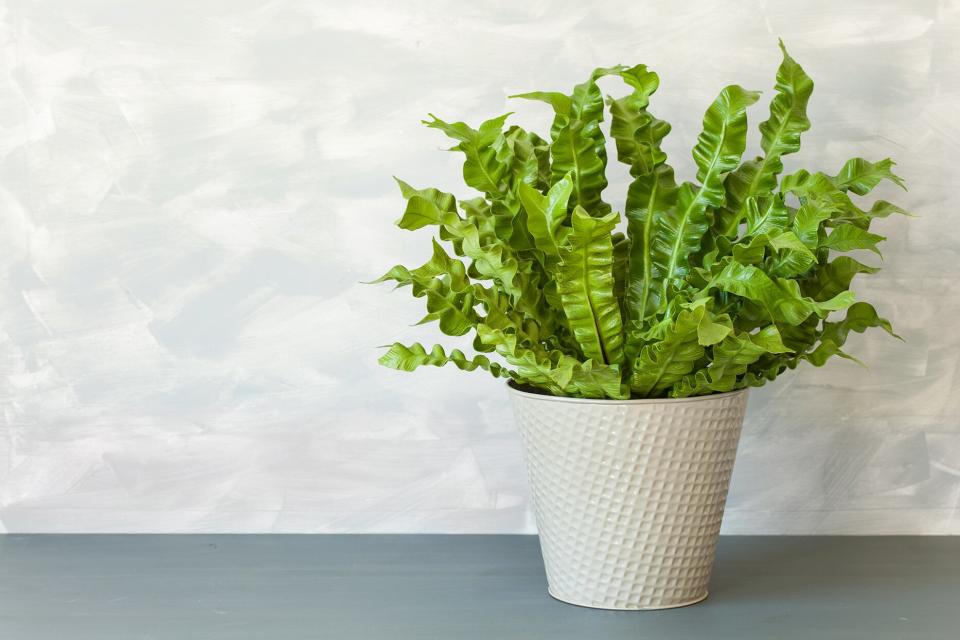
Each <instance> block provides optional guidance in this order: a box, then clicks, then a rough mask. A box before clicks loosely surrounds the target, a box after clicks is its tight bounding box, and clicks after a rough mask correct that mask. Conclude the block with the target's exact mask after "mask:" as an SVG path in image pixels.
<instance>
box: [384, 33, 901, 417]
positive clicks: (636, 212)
mask: <svg viewBox="0 0 960 640" xmlns="http://www.w3.org/2000/svg"><path fill="white" fill-rule="evenodd" d="M781 49H782V50H783V62H782V63H781V65H780V68H779V69H778V71H777V75H776V84H775V92H774V94H773V98H772V99H771V101H770V115H769V117H768V118H767V119H766V120H765V121H763V122H761V123H760V126H759V136H760V148H761V149H762V151H763V155H761V156H759V157H756V158H754V159H748V160H744V159H743V158H742V155H743V153H744V150H745V149H746V146H747V136H748V126H747V111H748V109H749V107H751V105H753V104H754V103H756V102H757V101H758V99H759V97H760V94H759V93H757V92H754V91H747V90H745V89H743V88H742V87H739V86H737V85H731V86H728V87H726V88H724V89H723V90H722V91H721V92H720V95H719V96H718V97H717V99H716V100H715V101H714V102H713V104H711V105H710V107H709V108H708V109H707V111H706V114H705V115H704V118H703V128H702V132H701V133H700V135H699V136H698V138H697V141H696V144H695V146H694V147H693V160H694V163H695V165H696V168H697V172H696V177H695V180H693V181H688V182H678V181H677V179H676V177H675V175H674V171H673V169H672V168H671V167H670V166H669V165H668V164H667V156H666V154H665V153H664V152H663V150H662V149H661V146H660V145H661V142H662V141H663V139H664V138H665V137H666V136H667V135H668V134H669V132H670V125H669V124H667V123H666V122H664V121H663V120H660V119H658V118H656V117H654V116H653V115H652V114H651V113H650V111H649V110H648V107H649V105H650V100H651V96H652V95H653V94H654V93H655V92H656V90H657V89H658V87H659V84H660V80H659V78H658V77H657V74H655V73H654V72H652V71H650V70H649V69H647V67H645V66H644V65H637V66H634V67H624V66H617V67H610V68H603V69H597V70H596V71H594V72H593V73H592V74H590V76H589V78H588V79H587V80H586V81H585V82H583V83H581V84H578V85H577V86H576V87H574V89H573V91H572V92H571V93H570V94H569V95H568V94H564V93H559V92H535V93H527V94H522V95H520V96H515V97H519V98H524V99H531V100H538V101H542V102H545V103H547V104H548V105H550V107H551V108H552V109H553V113H554V119H553V125H552V127H551V130H550V134H549V136H548V138H541V137H540V136H538V135H536V134H534V133H530V132H527V131H525V130H524V129H522V128H520V127H518V126H510V127H509V128H506V129H505V128H504V127H505V126H506V121H507V118H508V115H509V114H508V115H503V116H499V117H496V118H493V119H491V120H487V121H486V122H484V123H482V124H480V126H479V127H478V128H477V129H474V128H472V127H470V126H469V125H467V124H464V123H462V122H455V123H453V124H449V123H447V122H444V121H442V120H440V119H439V118H437V117H435V116H431V120H430V121H429V122H427V123H426V124H427V126H429V127H432V128H436V129H439V130H441V131H442V132H443V133H445V134H446V135H447V136H449V137H450V138H452V139H453V140H454V141H455V142H456V145H455V146H454V147H453V148H452V149H451V150H453V151H457V152H459V153H462V154H463V156H464V164H463V178H464V182H465V183H466V185H467V186H468V187H471V188H472V189H474V190H476V191H477V192H479V194H480V196H479V197H476V198H472V199H469V200H463V201H460V202H457V200H456V198H454V196H453V195H451V194H450V193H445V192H443V191H439V190H437V189H432V188H429V189H416V188H414V187H411V186H410V185H408V184H406V183H404V182H402V181H398V183H399V184H400V190H401V193H402V195H403V197H404V198H405V199H406V201H407V205H406V209H405V210H404V212H403V215H402V216H401V218H400V220H399V221H398V222H397V224H398V225H399V226H400V227H401V228H403V229H410V230H413V229H420V228H423V227H433V228H435V231H436V235H437V238H438V239H435V240H434V244H433V256H432V257H431V259H430V260H429V261H427V262H426V263H425V264H423V265H422V266H420V267H418V268H415V269H408V268H407V267H404V266H402V265H397V266H395V267H393V268H392V269H390V270H389V271H388V272H387V273H386V274H385V275H384V276H383V277H382V278H380V279H379V280H378V281H386V280H390V281H393V282H395V283H396V284H397V286H409V287H410V288H411V291H412V293H413V295H414V296H416V297H418V298H423V299H425V303H426V310H427V313H426V315H425V316H424V318H423V319H422V321H421V322H437V323H438V325H439V328H440V330H441V331H442V332H443V333H446V334H448V335H451V336H463V335H468V334H472V336H473V347H474V349H475V350H476V351H478V352H479V353H478V354H476V355H473V356H467V355H465V354H464V353H463V352H462V351H460V350H458V349H454V350H450V351H446V350H444V349H443V348H442V347H440V346H439V345H437V346H434V347H432V348H431V349H429V350H428V349H425V348H424V347H423V346H421V345H420V344H417V343H415V344H413V345H410V346H405V345H402V344H399V343H397V344H394V345H393V346H392V347H390V349H389V350H388V351H387V353H386V354H385V355H384V356H383V357H382V358H381V359H380V362H381V364H384V365H386V366H388V367H392V368H394V369H399V370H403V371H412V370H414V369H416V368H417V367H420V366H423V365H433V366H442V365H446V364H453V365H454V366H456V367H458V368H460V369H463V370H465V371H474V370H476V369H483V370H485V371H487V372H489V373H490V374H492V375H494V376H496V377H501V378H509V379H512V380H513V381H515V382H516V383H517V384H521V385H527V386H531V387H536V388H539V389H542V390H543V391H545V392H547V393H551V394H555V395H563V396H573V397H586V398H630V397H636V398H653V397H686V396H695V395H704V394H710V393H722V392H726V391H731V390H734V389H739V388H743V387H745V386H750V385H754V386H756V385H761V384H763V383H765V382H766V381H768V380H773V379H774V378H776V377H777V376H778V375H779V374H781V373H783V372H784V371H786V370H787V369H792V368H794V367H796V366H797V364H798V363H799V362H800V361H803V360H805V361H807V362H810V363H812V364H814V365H816V366H820V365H822V364H824V362H826V361H827V359H829V358H830V357H831V356H834V355H837V356H840V357H844V358H851V356H849V355H848V354H846V353H845V352H844V351H843V346H844V343H845V342H846V339H847V337H848V335H849V334H850V332H851V331H853V332H858V333H859V332H863V331H865V330H866V329H869V328H873V327H879V328H881V329H884V330H885V331H886V332H888V333H890V334H891V335H895V334H893V330H892V328H891V326H890V323H889V322H887V321H886V320H884V319H883V318H881V317H880V316H879V315H877V312H876V310H875V309H874V308H873V307H872V306H871V305H869V304H867V303H866V302H855V299H854V296H853V293H852V292H851V291H850V285H851V282H852V280H853V278H854V277H855V276H856V275H858V274H861V273H862V274H870V273H875V272H876V271H877V267H873V266H868V265H866V264H863V263H861V262H859V261H858V260H855V259H854V258H853V257H851V256H849V255H843V254H845V253H848V252H852V251H864V252H873V253H875V254H877V255H879V254H880V250H879V249H878V244H879V243H880V242H881V241H883V240H884V238H883V236H880V235H877V234H876V233H873V232H871V231H870V225H871V222H872V221H873V220H874V219H875V218H882V217H887V216H889V215H890V214H893V213H900V214H904V213H906V212H905V211H903V209H901V208H899V207H897V206H896V205H893V204H891V203H889V202H886V201H883V200H880V201H877V202H876V203H874V204H873V205H872V206H871V207H869V208H867V207H864V206H863V205H862V203H860V202H859V201H858V200H857V198H859V197H861V196H864V195H867V194H868V193H869V192H870V191H871V190H872V189H873V188H874V187H876V186H877V185H878V184H880V183H881V182H882V181H889V182H891V183H893V184H896V185H898V186H901V187H902V186H903V181H902V180H901V179H900V178H899V177H897V176H896V175H895V174H894V173H893V172H892V168H893V162H892V161H890V160H889V159H884V160H880V161H878V162H869V161H867V160H864V159H862V158H854V159H852V160H850V161H849V162H847V163H846V164H844V165H843V167H841V168H840V170H839V171H838V172H837V173H836V174H829V173H823V172H811V171H807V170H799V171H796V172H794V173H792V174H789V175H786V176H782V175H781V174H782V173H783V161H782V157H783V156H785V155H787V154H791V153H795V152H797V151H799V149H800V136H801V134H802V133H804V132H805V131H807V130H808V129H809V128H810V121H809V120H808V119H807V115H806V111H807V103H808V101H809V99H810V96H811V94H812V91H813V81H812V80H810V78H809V77H808V76H807V75H806V73H804V71H803V69H802V68H801V67H800V65H799V64H797V62H796V61H795V60H793V58H791V57H790V56H789V55H788V54H787V52H786V50H785V49H783V45H782V44H781ZM604 77H607V78H611V79H610V80H604V82H608V81H612V77H616V78H618V79H619V80H620V81H622V83H623V84H625V85H626V86H627V88H628V90H629V92H628V93H626V94H625V95H623V96H622V97H619V98H612V97H610V98H607V100H606V105H607V107H608V111H605V109H604V99H603V94H602V93H601V90H600V87H599V85H598V81H599V80H601V78H604ZM607 113H609V120H610V127H609V135H610V137H611V138H613V140H614V142H615V144H616V150H617V159H618V160H619V161H620V162H623V163H625V164H626V165H627V166H629V172H630V177H631V182H630V185H629V188H628V191H627V197H626V206H625V211H624V218H625V221H623V222H625V223H626V224H625V231H626V234H624V233H622V232H620V231H618V226H619V225H620V224H621V222H622V221H621V217H620V215H619V214H618V213H616V212H613V211H612V210H611V207H610V206H609V205H608V204H607V203H606V202H604V200H603V198H602V192H603V190H604V189H605V188H606V186H607V178H606V175H605V174H606V167H607V152H606V138H605V136H604V132H603V130H604V127H602V126H601V125H602V123H603V121H604V116H605V115H606V114H607ZM444 247H446V248H444ZM861 257H862V256H861ZM834 314H838V315H839V314H842V315H840V317H839V319H838V318H836V317H834Z"/></svg>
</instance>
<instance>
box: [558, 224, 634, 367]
mask: <svg viewBox="0 0 960 640" xmlns="http://www.w3.org/2000/svg"><path fill="white" fill-rule="evenodd" d="M618 219H619V216H618V215H617V214H616V213H611V214H608V215H606V216H604V217H603V218H593V217H591V216H590V214H588V213H587V212H586V211H585V210H584V209H583V207H579V206H578V207H577V208H576V209H574V211H573V229H572V231H571V233H570V234H569V235H568V236H567V241H566V243H565V244H564V245H563V246H562V247H561V248H560V268H559V270H558V271H557V284H558V291H559V293H560V298H561V301H562V304H563V310H564V312H565V313H566V316H567V322H568V323H569V325H570V328H571V329H572V330H573V334H574V336H575V337H576V339H577V343H578V344H579V345H580V348H581V350H582V352H583V356H584V357H585V358H588V359H593V360H595V361H597V362H598V363H606V364H613V363H616V362H619V361H620V360H621V358H622V356H623V352H622V350H623V325H622V320H621V317H620V306H619V304H618V303H617V300H616V299H615V298H614V296H613V288H614V280H613V242H612V239H611V236H610V233H611V231H612V230H613V228H614V227H615V226H616V224H617V220H618Z"/></svg>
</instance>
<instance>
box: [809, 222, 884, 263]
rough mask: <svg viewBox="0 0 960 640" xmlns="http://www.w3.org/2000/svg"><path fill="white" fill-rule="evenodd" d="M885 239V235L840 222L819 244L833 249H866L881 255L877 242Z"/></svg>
mask: <svg viewBox="0 0 960 640" xmlns="http://www.w3.org/2000/svg"><path fill="white" fill-rule="evenodd" d="M883 240H886V238H885V237H883V236H879V235H877V234H875V233H870V232H869V231H865V230H863V229H861V228H860V227H857V226H854V225H852V224H842V225H840V226H838V227H837V228H835V229H834V230H833V231H831V232H830V235H828V236H827V237H826V239H825V240H824V241H823V242H822V243H821V244H820V246H822V247H826V248H828V249H833V250H834V251H855V250H857V249H866V250H868V251H873V252H874V253H875V254H877V255H878V256H882V254H881V253H880V249H878V248H877V243H878V242H882V241H883Z"/></svg>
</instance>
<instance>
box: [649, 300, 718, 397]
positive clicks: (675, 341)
mask: <svg viewBox="0 0 960 640" xmlns="http://www.w3.org/2000/svg"><path fill="white" fill-rule="evenodd" d="M706 312H707V311H706V308H705V307H704V306H698V307H695V308H693V309H683V310H682V311H680V313H679V314H677V316H676V319H675V320H674V321H673V322H672V323H671V324H670V325H669V327H668V329H667V331H666V332H665V333H664V335H663V336H662V338H661V339H660V340H658V341H655V342H652V343H650V344H647V345H645V346H644V347H643V348H642V349H641V350H640V352H639V354H638V355H637V358H636V361H635V362H634V364H633V367H632V373H631V376H630V389H631V391H632V392H633V394H634V395H636V396H637V397H640V398H654V397H658V396H660V395H662V394H663V393H664V392H665V391H666V390H667V389H669V388H670V387H671V386H673V385H674V384H675V383H676V382H678V381H680V380H681V379H682V378H683V377H684V376H685V375H687V374H689V373H690V372H691V371H693V369H694V368H695V367H696V364H697V361H699V360H700V359H701V358H702V357H703V355H704V348H703V346H702V345H701V344H700V342H699V340H698V334H697V328H698V327H699V326H700V321H701V319H702V318H703V315H704V314H705V313H706Z"/></svg>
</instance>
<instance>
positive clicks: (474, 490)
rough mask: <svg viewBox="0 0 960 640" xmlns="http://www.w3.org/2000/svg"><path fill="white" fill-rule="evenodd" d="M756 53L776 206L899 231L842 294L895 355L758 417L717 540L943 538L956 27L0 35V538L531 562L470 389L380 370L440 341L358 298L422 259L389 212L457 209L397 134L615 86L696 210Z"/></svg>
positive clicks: (215, 29)
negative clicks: (880, 166)
mask: <svg viewBox="0 0 960 640" xmlns="http://www.w3.org/2000/svg"><path fill="white" fill-rule="evenodd" d="M778 36H782V37H783V38H784V40H785V41H786V43H787V45H788V46H789V48H790V51H791V53H792V54H793V55H794V56H795V57H796V58H797V59H798V60H799V61H800V62H801V63H802V64H803V65H804V66H805V67H806V69H807V71H808V72H809V73H810V75H811V76H812V77H813V78H814V79H815V81H816V90H815V91H814V95H813V99H812V103H811V107H810V116H811V120H812V121H813V129H812V130H811V131H810V132H809V133H808V134H807V135H806V136H805V137H804V149H803V151H802V152H801V153H800V154H798V155H797V156H790V158H789V161H788V162H787V168H788V170H790V169H793V168H797V167H799V166H800V163H802V164H803V165H805V166H813V167H816V168H823V169H825V170H830V171H834V170H836V169H838V168H839V163H841V162H842V161H843V160H844V159H846V158H847V157H850V156H864V157H867V158H871V159H879V158H882V157H885V156H887V155H892V156H893V157H894V158H895V159H896V160H897V161H898V162H899V165H898V170H899V172H900V173H901V174H902V175H903V176H904V177H905V178H906V179H907V181H908V183H909V185H910V187H911V190H910V192H909V194H906V196H902V195H899V194H895V193H894V192H893V191H883V192H882V193H881V194H880V195H881V196H886V197H892V196H894V195H897V197H898V198H899V200H898V201H899V202H904V203H905V204H906V205H908V206H909V208H910V209H912V210H913V211H915V212H916V213H917V214H919V215H920V216H921V217H919V218H916V219H914V220H910V221H907V220H905V219H902V218H897V219H888V220H885V221H883V222H882V223H881V224H880V227H879V229H880V232H881V233H885V234H886V235H888V236H889V237H890V240H889V242H888V243H887V244H886V250H885V256H886V268H885V270H884V271H883V272H882V273H881V274H880V275H877V276H873V277H870V278H863V279H862V281H861V282H860V283H859V284H858V285H857V286H856V289H857V290H858V291H860V292H861V293H863V294H868V295H869V296H871V297H872V298H875V299H877V301H878V305H877V306H878V307H879V309H880V311H881V312H882V313H883V314H884V315H886V316H888V317H889V318H890V319H891V320H892V321H893V322H894V324H895V326H896V328H897V330H898V332H899V333H900V334H901V335H903V337H904V338H905V339H906V342H905V343H899V342H897V341H895V340H892V339H889V338H888V337H887V336H885V335H883V334H882V332H880V333H876V334H869V335H866V336H855V337H854V338H853V339H852V340H851V343H852V344H851V345H850V349H851V350H852V351H853V352H855V353H857V354H858V355H859V356H860V357H861V358H862V359H863V360H864V361H865V362H867V363H868V364H869V365H870V368H869V369H863V368H860V367H858V366H857V365H856V364H854V363H851V362H845V361H840V362H834V363H831V364H830V365H829V366H828V367H827V368H826V369H823V370H815V369H812V368H804V369H801V370H799V371H797V372H795V373H792V374H787V375H785V376H784V377H783V378H782V379H781V380H779V381H778V382H776V383H775V384H773V385H770V386H769V387H766V388H763V389H760V390H756V391H754V392H753V393H752V397H751V401H750V408H749V416H748V419H747V424H746V427H745V432H744V436H743V442H742V445H741V449H740V454H739V459H738V463H737V467H736V471H735V474H734V481H733V488H732V490H731V495H730V501H729V509H728V513H727V517H726V521H725V525H724V530H725V531H726V532H727V533H841V534H844V533H876V534H887V533H927V534H945V533H953V534H958V533H960V509H958V505H960V424H958V423H960V331H958V330H957V319H958V317H960V210H958V206H957V204H956V200H957V188H958V185H960V178H958V175H957V171H956V166H957V158H958V157H960V119H958V118H957V113H958V106H960V46H958V45H957V42H960V4H958V3H957V2H956V1H942V2H935V1H926V0H915V1H912V2H895V1H891V0H887V1H883V2H874V1H868V0H850V1H849V2H844V3H836V2H828V1H827V0H816V1H814V2H802V3H800V2H773V1H768V2H764V1H757V2H736V3H724V2H713V1H707V0H694V1H691V2H683V3H678V2H673V1H670V0H650V1H647V2H599V3H583V2H550V1H547V0H543V1H537V2H530V3H516V2H507V1H506V0H502V1H489V0H480V1H477V2H453V1H450V2H417V3H404V2H386V1H382V2H373V1H370V0H365V1H360V2H331V1H326V2H324V1H321V2H316V1H308V0H229V1H228V0H217V1H214V0H192V1H190V2H187V1H185V0H178V1H174V2H156V1H152V0H150V1H145V2H129V1H124V0H43V1H39V0H36V1H30V0H6V1H2V2H0V70H2V73H0V133H2V135H0V269H2V278H0V408H2V423H0V530H5V531H11V532H19V531H50V532H52V531H84V532H107V531H159V532H167V531H170V532H174V531H176V532H190V531H244V532H260V531H263V532H270V531H274V532H344V531H363V532H377V531H411V532H413V531H443V532H522V531H527V532H529V531H532V530H533V523H532V519H531V517H530V513H529V509H528V507H527V493H526V489H525V478H524V470H523V464H522V458H521V454H520V449H519V441H518V438H517V435H516V433H515V432H514V428H513V424H512V419H511V416H510V413H509V409H508V407H507V405H506V403H505V392H504V390H503V389H502V388H501V387H500V384H499V383H497V382H496V381H494V380H492V379H487V378H485V377H483V376H481V375H479V374H474V375H470V376H468V375H466V374H462V373H460V372H457V371H455V370H449V371H448V370H430V371H422V372H419V373H418V374H417V375H416V376H413V375H406V374H401V373H397V372H393V371H389V370H385V369H381V368H379V367H378V366H377V365H376V363H375V358H376V356H377V354H378V351H377V349H376V348H375V347H376V346H377V345H381V344H384V343H389V342H392V341H393V340H395V339H400V340H403V341H405V342H409V341H413V340H416V339H420V340H422V341H423V342H428V341H430V340H431V339H433V338H435V337H436V336H434V335H433V334H431V332H430V330H428V329H424V328H422V327H410V326H409V325H410V324H411V323H412V322H414V321H415V320H416V319H418V318H419V314H420V311H421V307H420V304H419V302H418V301H412V300H410V299H409V296H408V295H407V294H406V293H405V292H404V293H401V292H397V293H395V294H393V295H388V292H387V290H386V288H375V287H369V286H365V285H361V284H359V282H360V281H362V280H368V279H371V278H372V277H375V276H377V275H379V274H380V273H381V272H382V271H384V270H385V269H386V268H387V267H389V266H390V265H392V264H394V263H396V262H404V263H406V264H418V263H419V262H420V261H421V259H422V258H423V256H424V255H425V251H427V250H428V247H429V236H428V234H425V233H423V234H415V233H406V232H401V231H399V230H397V229H395V228H394V227H392V225H391V223H392V221H393V220H394V219H395V218H396V217H397V216H398V214H399V212H400V210H401V205H402V202H401V199H400V197H399V194H398V193H397V190H396V188H395V185H394V183H393V181H392V179H391V177H390V176H391V175H392V174H396V175H399V176H401V177H403V178H404V179H406V180H408V181H409V182H411V183H412V184H414V185H422V186H427V185H433V186H438V187H441V188H446V189H451V190H454V191H455V192H456V193H457V195H466V194H464V193H463V190H462V189H459V188H458V185H459V176H458V174H459V164H458V159H457V158H456V157H454V156H453V155H452V154H445V153H443V152H441V151H440V149H441V148H443V147H445V146H447V144H448V143H447V142H446V141H445V140H443V139H441V138H442V136H440V134H438V133H437V132H435V131H431V130H428V129H425V128H423V127H422V126H420V125H419V124H418V122H419V119H420V118H421V117H424V116H425V114H426V113H427V112H428V111H432V112H434V113H437V114H439V115H440V116H441V117H444V118H447V119H451V120H456V119H463V120H466V121H468V122H473V123H476V122H478V121H479V120H480V119H481V118H483V117H485V116H489V115H492V114H495V113H502V112H504V111H507V110H514V111H516V115H515V116H513V117H514V118H515V119H516V120H517V121H520V122H523V123H525V124H526V125H528V126H531V127H538V128H539V130H540V131H541V132H543V131H545V130H546V129H547V128H548V121H549V118H548V114H547V113H546V112H545V110H544V109H543V108H541V106H540V105H535V104H527V103H517V104H514V103H512V102H508V101H507V99H506V98H505V96H507V95H508V94H512V93H517V92H519V91H523V90H529V89H550V88H555V89H567V88H569V87H570V86H572V85H573V84H574V83H576V82H579V81H580V80H581V79H583V78H584V77H585V76H586V75H587V74H588V73H589V71H590V70H591V69H593V68H594V67H595V66H598V65H609V64H615V63H620V62H622V63H630V64H633V63H636V62H644V63H646V64H648V65H650V66H651V67H652V68H653V69H655V70H657V71H658V72H659V73H660V75H661V78H662V84H661V91H660V92H659V93H658V94H657V96H656V97H655V105H656V112H657V113H658V114H660V115H661V117H665V118H666V119H668V120H670V121H671V122H672V123H673V125H674V129H673V132H672V133H671V135H670V136H669V138H668V139H667V142H666V149H667V151H668V152H669V153H670V154H671V161H672V163H673V164H674V165H675V166H676V167H677V169H678V172H679V173H680V174H682V175H692V171H691V168H692V160H691V158H690V154H689V149H690V147H691V146H692V145H693V143H694V141H695V138H696V135H697V133H698V131H699V123H700V120H701V117H702V113H703V110H704V109H705V108H706V107H707V105H708V104H709V103H710V101H711V100H712V99H713V97H714V96H715V95H716V93H717V92H718V91H719V89H720V88H721V87H722V86H724V85H725V84H728V83H732V82H737V83H740V84H742V85H744V86H746V87H748V88H751V89H763V90H764V91H765V98H764V99H762V100H761V105H765V102H766V100H768V99H769V97H770V95H771V94H772V86H773V76H774V71H775V69H776V66H777V64H778V63H779V53H778V51H777V48H776V39H777V37H778ZM617 89H619V88H617ZM610 90H613V87H612V86H611V87H610ZM761 105H758V106H757V107H756V108H755V109H754V110H752V111H751V116H752V122H753V124H754V125H755V124H756V123H758V122H759V121H760V120H762V119H763V118H764V117H765V109H766V107H765V106H761ZM751 144H752V145H753V146H754V147H756V146H758V139H757V135H756V133H754V137H753V139H752V142H751ZM612 171H613V179H612V180H611V186H610V188H609V190H608V192H607V193H608V194H609V195H608V198H609V199H610V200H611V201H612V202H613V203H614V206H615V207H617V208H619V209H621V210H622V206H623V203H622V197H623V193H624V191H625V186H626V183H627V175H626V170H625V169H621V168H616V169H612ZM617 172H620V173H617ZM618 197H619V198H620V200H619V201H618V200H617V198H618Z"/></svg>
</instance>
